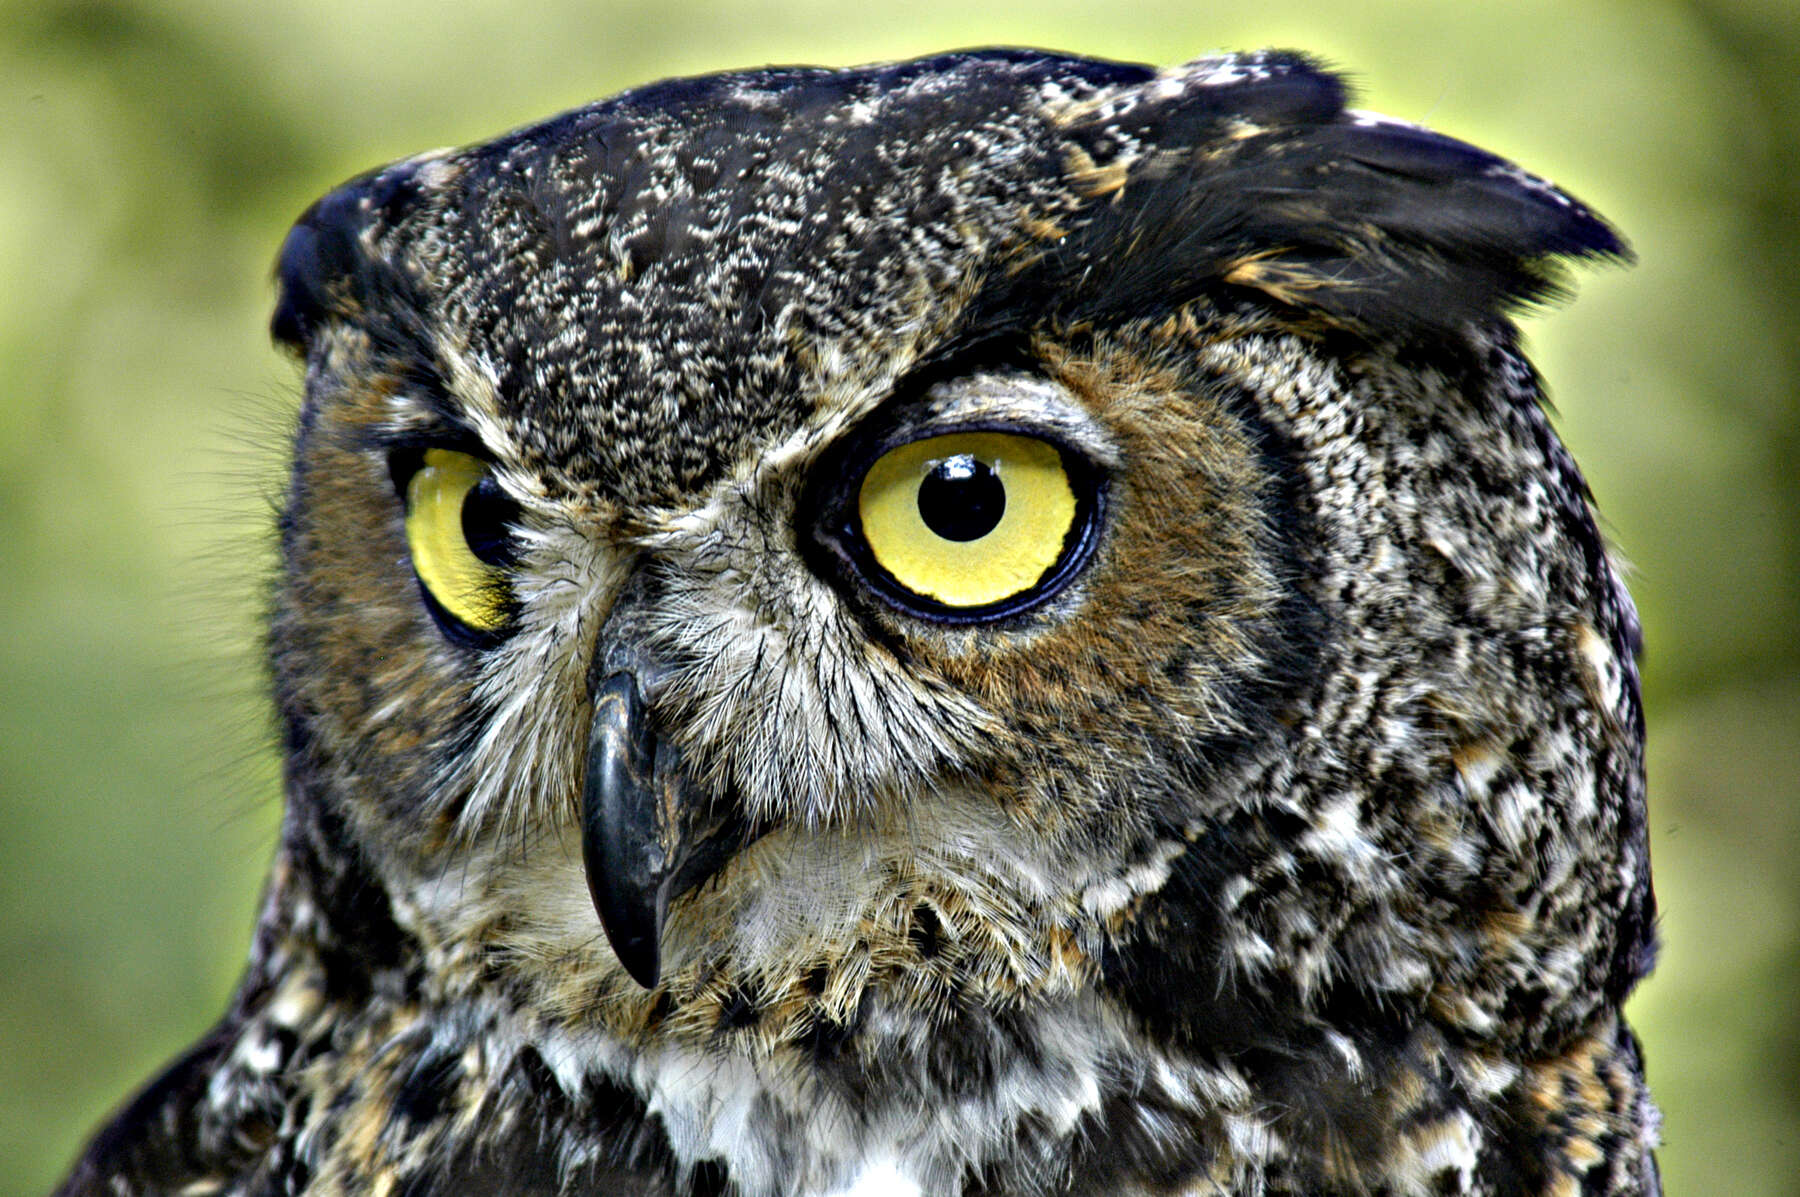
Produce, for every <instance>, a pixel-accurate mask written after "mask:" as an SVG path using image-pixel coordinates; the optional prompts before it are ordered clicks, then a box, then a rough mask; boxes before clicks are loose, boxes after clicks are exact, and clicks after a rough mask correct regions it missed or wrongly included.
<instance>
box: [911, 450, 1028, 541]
mask: <svg viewBox="0 0 1800 1197" xmlns="http://www.w3.org/2000/svg"><path fill="white" fill-rule="evenodd" d="M1005 514H1006V486H1005V484H1004V483H1002V482H1001V481H1000V475H999V474H997V473H995V472H994V467H993V466H991V465H989V464H988V463H987V462H985V461H982V460H981V459H980V458H978V457H976V456H975V455H974V454H972V453H958V454H957V455H956V456H955V457H946V458H945V459H944V460H942V461H940V462H938V463H937V465H935V466H933V467H932V470H931V473H929V474H927V475H925V480H924V481H923V482H921V483H919V518H920V519H922V520H924V521H925V526H926V527H927V528H930V529H931V530H932V531H933V532H935V533H937V534H938V535H939V536H941V537H943V538H944V539H945V540H958V541H968V540H980V539H981V538H982V537H983V536H986V535H987V534H988V533H989V532H992V531H993V530H994V529H995V528H997V527H999V526H1000V517H1001V516H1003V515H1005Z"/></svg>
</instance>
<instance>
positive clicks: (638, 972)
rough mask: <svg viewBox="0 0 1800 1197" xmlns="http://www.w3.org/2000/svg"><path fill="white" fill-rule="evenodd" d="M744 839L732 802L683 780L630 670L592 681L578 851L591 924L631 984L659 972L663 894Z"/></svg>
mask: <svg viewBox="0 0 1800 1197" xmlns="http://www.w3.org/2000/svg"><path fill="white" fill-rule="evenodd" d="M754 838H755V837H754V836H753V835H751V834H750V833H749V830H748V827H747V825H746V823H745V821H744V819H743V817H742V816H741V815H740V814H739V813H738V810H737V804H736V803H730V802H724V801H714V800H712V799H711V798H710V797H709V796H708V795H705V794H702V793H700V792H698V791H697V789H696V788H695V787H694V786H693V785H691V784H690V783H689V782H688V779H687V777H686V775H685V773H684V772H683V771H682V769H681V756H680V753H679V751H678V750H677V749H676V748H675V746H674V745H673V744H671V743H669V742H668V741H666V740H663V739H660V738H659V737H658V736H657V734H656V731H655V728H654V727H653V726H652V723H651V719H650V713H649V711H648V710H647V709H646V708H645V706H644V698H643V694H642V693H641V692H640V690H639V688H638V679H637V675H636V674H635V673H634V672H632V671H631V670H629V669H626V670H621V671H620V672H617V673H614V674H611V675H610V676H608V677H607V678H606V679H605V680H604V681H602V682H601V683H600V685H599V686H598V688H597V689H596V690H595V691H594V721H593V724H592V726H591V727H590V728H589V731H588V760H587V780H586V785H585V787H584V789H583V792H582V798H581V860H582V864H583V865H584V866H585V867H586V869H587V883H588V893H589V895H591V896H592V898H593V900H594V911H595V913H597V914H598V915H599V916H600V926H601V927H602V928H604V929H605V931H606V938H607V939H608V940H609V941H610V942H611V943H612V947H613V952H614V953H615V954H616V955H617V956H618V958H619V963H620V964H623V965H624V966H625V971H626V972H628V973H630V974H631V977H632V979H633V980H635V981H636V982H637V983H638V984H639V985H642V986H643V987H644V988H646V989H653V988H655V987H656V983H657V980H658V978H659V977H660V976H661V973H662V929H663V921H664V920H665V919H666V918H667V917H668V914H669V903H670V902H672V901H673V900H674V899H676V898H678V897H680V896H681V895H682V894H684V893H686V892H688V891H689V890H691V889H693V888H694V887H695V886H697V885H699V884H700V883H701V882H703V881H705V880H706V879H707V878H709V877H711V876H712V875H713V874H714V873H717V872H718V871H719V869H720V868H722V867H723V866H724V864H725V862H726V860H727V859H729V857H730V856H731V854H732V853H733V852H734V851H736V850H737V849H739V848H741V847H743V846H744V845H745V844H747V843H749V842H750V841H751V840H752V839H754Z"/></svg>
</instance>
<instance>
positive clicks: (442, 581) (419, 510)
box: [406, 449, 516, 633]
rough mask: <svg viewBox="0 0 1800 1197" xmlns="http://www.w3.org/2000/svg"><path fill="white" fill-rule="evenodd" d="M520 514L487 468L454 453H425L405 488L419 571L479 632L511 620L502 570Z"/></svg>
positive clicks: (436, 595) (452, 611)
mask: <svg viewBox="0 0 1800 1197" xmlns="http://www.w3.org/2000/svg"><path fill="white" fill-rule="evenodd" d="M514 515H516V511H515V510H514V509H513V507H512V504H511V503H510V501H509V500H507V499H506V498H505V496H504V495H503V494H502V493H501V491H500V489H499V486H498V484H497V483H495V482H494V481H493V479H492V478H491V477H490V476H489V474H488V467H487V463H486V462H484V461H482V460H481V459H480V458H476V457H471V456H469V455H468V454H467V453H458V452H457V451H455V450H454V449H427V450H425V461H424V464H423V465H421V466H420V467H419V468H418V470H417V471H415V472H414V473H413V476H412V478H411V479H410V480H409V481H408V482H407V484H406V545H407V548H409V549H410V550H411V551H412V562H413V571H414V572H415V573H417V574H418V575H419V581H420V582H421V583H423V584H424V587H425V591H426V593H427V594H429V595H430V596H431V597H432V599H433V600H434V601H435V602H436V603H437V605H438V606H439V607H441V608H442V609H443V611H444V612H445V613H446V614H448V615H449V616H450V617H451V618H453V619H455V620H456V621H457V622H459V623H461V624H463V625H464V626H466V627H467V628H469V629H470V630H472V631H475V632H480V633H488V632H493V631H496V630H498V629H499V628H500V627H501V626H502V625H503V624H505V623H506V620H507V618H508V616H509V614H510V603H511V597H510V592H509V590H508V588H507V584H506V572H505V570H504V569H502V568H501V565H502V564H503V563H504V561H505V560H506V554H507V552H508V551H509V536H508V533H507V529H506V526H507V524H508V523H509V522H510V521H511V517H512V516H514Z"/></svg>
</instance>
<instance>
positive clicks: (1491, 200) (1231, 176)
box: [1014, 51, 1629, 336]
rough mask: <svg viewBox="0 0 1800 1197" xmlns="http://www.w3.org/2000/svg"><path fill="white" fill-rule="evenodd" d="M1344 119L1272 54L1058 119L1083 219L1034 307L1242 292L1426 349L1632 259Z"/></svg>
mask: <svg viewBox="0 0 1800 1197" xmlns="http://www.w3.org/2000/svg"><path fill="white" fill-rule="evenodd" d="M1345 102H1346V89H1345V87H1344V84H1343V82H1342V80H1341V79H1339V78H1338V77H1337V76H1335V75H1333V74H1331V73H1329V72H1328V71H1326V70H1325V69H1323V68H1322V67H1321V66H1319V65H1318V64H1317V63H1316V62H1314V61H1313V60H1311V59H1309V58H1307V57H1305V56H1303V55H1299V54H1292V53H1285V52H1274V51H1270V52H1263V53H1260V54H1253V55H1239V56H1225V57H1220V58H1208V59H1202V60H1200V61H1198V62H1195V63H1190V64H1188V65H1186V66H1183V67H1179V68H1176V69H1174V70H1171V71H1166V72H1163V73H1162V74H1159V75H1158V76H1156V77H1155V78H1153V79H1150V80H1147V81H1144V82H1141V83H1136V84H1133V85H1130V86H1126V87H1121V88H1116V89H1112V90H1110V91H1108V92H1105V93H1102V94H1101V95H1099V96H1097V97H1093V98H1091V99H1089V100H1087V101H1085V102H1084V103H1082V104H1080V105H1079V106H1070V107H1069V108H1067V109H1065V110H1063V111H1059V112H1056V113H1053V114H1052V116H1051V123H1052V126H1053V127H1054V128H1056V129H1057V130H1058V131H1059V132H1060V134H1061V135H1062V137H1063V139H1064V140H1063V145H1064V149H1063V154H1062V164H1063V171H1064V176H1065V179H1064V181H1065V183H1066V185H1067V186H1068V187H1069V189H1070V190H1071V191H1072V192H1073V194H1074V195H1075V196H1076V202H1077V203H1078V205H1080V207H1079V211H1078V214H1077V216H1076V218H1075V220H1074V221H1065V222H1063V223H1065V224H1067V225H1068V226H1069V227H1070V228H1071V233H1070V235H1069V236H1067V237H1066V238H1064V239H1062V240H1061V241H1060V242H1059V243H1058V244H1057V245H1056V246H1055V247H1054V248H1053V249H1051V250H1050V251H1049V252H1048V253H1045V254H1044V255H1042V256H1041V257H1040V258H1038V259H1037V261H1036V262H1035V263H1034V265H1033V268H1032V271H1031V273H1032V274H1034V275H1035V276H1036V277H1035V278H1034V279H1033V280H1031V285H1032V286H1033V289H1036V288H1037V287H1042V288H1043V289H1044V292H1045V295H1046V297H1047V298H1048V300H1049V302H1051V303H1053V304H1055V305H1056V306H1057V307H1059V308H1061V309H1062V310H1063V311H1064V312H1065V313H1066V314H1067V315H1069V316H1071V317H1073V318H1077V319H1104V318H1107V317H1122V316H1126V315H1129V314H1141V313H1143V312H1145V311H1154V310H1157V309H1159V308H1163V309H1166V308H1169V307H1173V306H1176V305H1178V304H1180V303H1183V302H1186V301H1188V300H1189V299H1192V298H1195V297H1196V296H1198V295H1199V294H1201V293H1203V292H1205V291H1206V290H1207V289H1209V288H1220V287H1224V288H1241V289H1248V290H1250V291H1254V292H1256V293H1258V294H1259V295H1260V296H1262V297H1263V298H1264V299H1265V300H1267V301H1272V302H1274V303H1276V304H1279V305H1282V306H1284V307H1291V308H1297V309H1300V310H1301V311H1303V312H1305V313H1307V314H1309V315H1311V316H1313V317H1314V318H1320V319H1323V320H1324V321H1326V322H1328V323H1331V324H1336V325H1341V326H1344V327H1348V328H1352V329H1355V330H1358V331H1361V332H1365V333H1370V332H1381V333H1391V334H1396V335H1401V336H1410V335H1422V334H1434V333H1441V332H1444V331H1448V330H1451V329H1455V328H1458V327H1461V326H1463V325H1465V324H1467V323H1469V322H1471V321H1475V322H1480V321H1487V320H1492V319H1496V318H1500V317H1502V316H1504V315H1506V314H1507V313H1509V312H1512V311H1514V310H1517V309H1518V308H1520V307H1522V306H1525V305H1529V304H1532V303H1535V302H1539V301H1542V300H1546V299H1550V298H1554V297H1556V296H1557V295H1559V294H1560V293H1561V292H1562V290H1563V286H1564V282H1563V280H1564V277H1565V275H1564V271H1563V268H1562V266H1561V260H1562V259H1567V258H1626V257H1628V256H1629V254H1628V251H1627V249H1626V247H1625V244H1624V242H1623V241H1622V240H1621V239H1620V238H1619V236H1618V234H1617V233H1615V232H1614V231H1613V230H1612V228H1611V227H1609V226H1608V225H1607V224H1606V223H1605V222H1604V221H1603V220H1601V219H1600V218H1599V217H1598V216H1596V215H1595V214H1594V213H1593V212H1591V211H1590V210H1589V209H1588V208H1587V207H1585V206H1584V205H1582V204H1581V203H1580V202H1578V201H1577V200H1575V199H1574V198H1572V197H1571V196H1569V195H1568V194H1566V193H1565V192H1562V191H1560V190H1558V189H1557V188H1556V187H1555V186H1553V185H1551V184H1550V183H1548V182H1546V181H1544V180H1543V179H1540V178H1537V177H1536V176H1534V175H1530V174H1528V173H1526V172H1525V171H1523V170H1521V169H1519V168H1518V167H1517V166H1514V165H1513V164H1512V163H1510V162H1508V161H1506V160H1505V159H1502V158H1499V157H1497V156H1495V155H1493V154H1490V153H1488V152H1487V151H1485V150H1481V149H1478V148H1476V147H1474V146H1471V145H1468V144H1466V143H1463V142H1460V141H1457V140H1455V139H1453V138H1449V137H1444V136H1442V135H1441V134H1438V133H1434V132H1432V131H1430V130H1429V129H1424V128H1421V127H1419V126H1417V125H1412V124H1409V123H1406V122H1404V121H1397V120H1393V119H1390V118H1387V117H1382V116H1377V115H1374V114H1371V113H1364V112H1357V111H1354V110H1350V109H1348V108H1346V107H1345ZM1021 282H1023V280H1021ZM1014 285H1015V286H1016V285H1018V284H1014Z"/></svg>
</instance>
